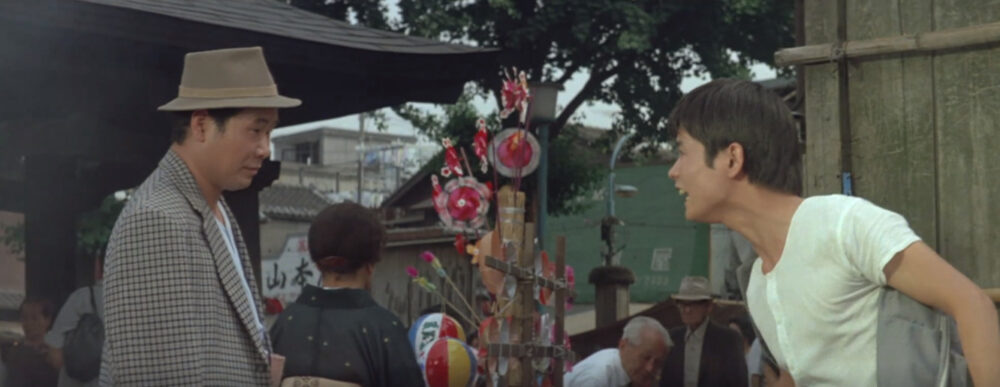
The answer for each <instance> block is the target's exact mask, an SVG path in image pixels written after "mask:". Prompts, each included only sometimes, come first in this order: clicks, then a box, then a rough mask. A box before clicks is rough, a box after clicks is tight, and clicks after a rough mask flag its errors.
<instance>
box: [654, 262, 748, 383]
mask: <svg viewBox="0 0 1000 387" xmlns="http://www.w3.org/2000/svg"><path fill="white" fill-rule="evenodd" d="M670 298H672V299H673V300H674V303H675V304H677V309H679V310H680V314H681V321H682V322H683V323H684V326H681V327H676V328H673V329H671V330H670V338H671V339H673V341H674V343H677V345H675V346H674V347H673V348H672V349H671V351H670V354H669V355H667V364H666V366H664V367H663V377H662V378H661V379H660V385H661V386H684V387H695V386H713V387H714V386H720V387H726V386H740V387H744V386H746V385H747V364H746V360H745V358H744V357H743V339H742V338H741V337H740V335H739V333H736V332H735V331H733V330H732V329H729V328H727V327H725V326H723V325H720V324H717V323H715V322H713V321H711V319H710V318H709V315H710V314H711V312H712V307H713V306H714V300H713V298H714V297H713V296H712V292H711V291H710V290H709V283H708V279H707V278H705V277H684V279H682V280H681V287H680V289H679V290H678V292H677V294H674V295H672V296H671V297H670Z"/></svg>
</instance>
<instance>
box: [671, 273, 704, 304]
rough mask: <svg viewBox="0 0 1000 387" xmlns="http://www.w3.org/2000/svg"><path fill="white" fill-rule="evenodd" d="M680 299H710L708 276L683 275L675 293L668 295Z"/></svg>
mask: <svg viewBox="0 0 1000 387" xmlns="http://www.w3.org/2000/svg"><path fill="white" fill-rule="evenodd" d="M670 298H673V299H675V300H681V301H703V300H711V299H712V298H714V297H713V296H712V291H711V290H710V289H709V285H708V278H705V277H684V279H682V280H681V287H680V289H677V294H674V295H672V296H670Z"/></svg>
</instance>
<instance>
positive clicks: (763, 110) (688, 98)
mask: <svg viewBox="0 0 1000 387" xmlns="http://www.w3.org/2000/svg"><path fill="white" fill-rule="evenodd" d="M681 129H683V130H684V131H686V132H687V133H688V134H690V135H691V137H693V138H694V139H696V140H698V141H699V142H701V143H702V144H704V145H705V156H706V160H705V162H706V163H707V164H708V166H709V167H711V166H712V160H714V159H715V156H716V155H717V154H718V153H719V151H720V150H723V149H725V148H726V147H727V146H729V144H732V143H734V142H735V143H738V144H740V145H741V146H742V147H743V152H744V154H745V160H744V161H743V170H744V172H745V173H746V174H747V177H748V178H749V179H750V182H751V183H754V184H759V185H761V186H764V187H767V188H770V189H773V190H776V191H780V192H786V193H790V194H793V195H801V193H802V165H801V161H802V154H801V149H800V148H799V141H798V132H797V130H796V127H795V119H794V118H793V117H792V111H791V110H790V109H789V108H788V106H787V105H786V104H785V102H784V101H782V100H781V98H780V97H778V95H777V94H775V93H774V92H772V91H770V90H767V89H765V88H764V87H763V86H761V85H758V84H756V83H753V82H749V81H743V80H736V79H717V80H714V81H712V82H709V83H707V84H705V85H703V86H701V87H698V88H697V89H694V90H692V91H691V92H690V93H688V94H687V95H685V96H684V97H683V98H681V100H680V102H678V103H677V106H676V107H674V110H673V112H671V113H670V118H669V120H668V124H667V131H668V134H669V136H670V137H671V138H674V137H677V133H678V131H680V130H681Z"/></svg>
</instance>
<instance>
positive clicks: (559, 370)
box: [552, 235, 566, 386]
mask: <svg viewBox="0 0 1000 387" xmlns="http://www.w3.org/2000/svg"><path fill="white" fill-rule="evenodd" d="M555 275H556V281H564V280H566V236H565V235H559V236H557V237H556V273H555ZM555 294H556V327H555V329H556V340H555V343H553V344H552V345H555V346H556V347H560V348H562V346H563V334H564V333H565V331H564V330H563V328H564V327H565V325H566V288H559V289H556V290H555ZM565 368H566V360H565V359H563V358H562V357H559V358H557V359H555V364H554V366H553V367H552V369H553V372H554V373H555V375H552V385H553V386H562V385H563V372H565Z"/></svg>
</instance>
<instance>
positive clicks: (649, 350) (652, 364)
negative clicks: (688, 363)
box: [618, 327, 669, 387]
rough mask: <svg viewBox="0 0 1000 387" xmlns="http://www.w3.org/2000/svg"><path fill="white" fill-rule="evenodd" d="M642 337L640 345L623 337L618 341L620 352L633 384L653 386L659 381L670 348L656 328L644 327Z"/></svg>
mask: <svg viewBox="0 0 1000 387" xmlns="http://www.w3.org/2000/svg"><path fill="white" fill-rule="evenodd" d="M640 337H641V340H640V344H639V345H632V343H629V342H628V340H627V339H624V338H623V339H622V340H621V341H620V342H619V343H618V353H619V356H621V358H622V367H624V368H625V373H626V374H628V377H629V379H630V380H631V381H632V385H633V386H637V387H643V386H652V385H654V384H656V383H657V382H658V380H657V379H658V378H659V377H660V371H661V370H662V369H663V361H664V360H665V359H666V357H667V351H668V350H669V348H667V345H666V343H665V342H666V339H665V338H664V337H663V336H662V335H661V334H660V332H659V331H657V330H656V329H653V328H650V327H644V328H643V329H642V332H641V334H640Z"/></svg>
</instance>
